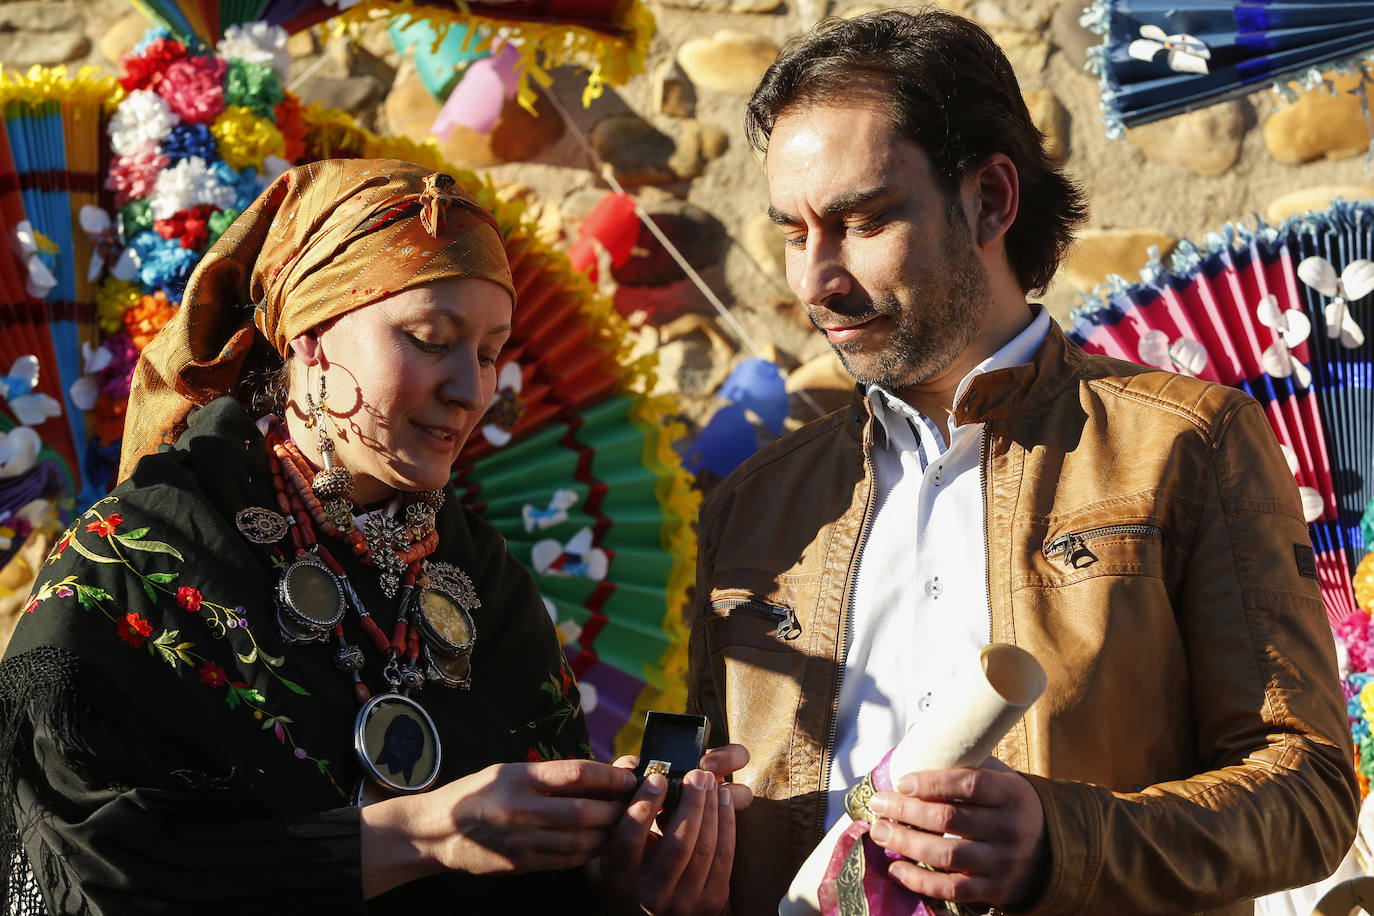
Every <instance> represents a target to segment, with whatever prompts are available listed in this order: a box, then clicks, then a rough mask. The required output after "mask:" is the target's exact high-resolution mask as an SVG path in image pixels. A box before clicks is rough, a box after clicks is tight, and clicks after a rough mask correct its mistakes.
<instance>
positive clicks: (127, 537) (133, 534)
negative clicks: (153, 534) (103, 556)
mask: <svg viewBox="0 0 1374 916" xmlns="http://www.w3.org/2000/svg"><path fill="white" fill-rule="evenodd" d="M149 530H150V529H148V528H135V529H134V530H133V531H125V532H124V533H122V534H119V535H116V536H117V537H118V538H119V539H120V540H121V541H137V540H138V539H140V538H142V537H146V536H147V534H148V531H149Z"/></svg>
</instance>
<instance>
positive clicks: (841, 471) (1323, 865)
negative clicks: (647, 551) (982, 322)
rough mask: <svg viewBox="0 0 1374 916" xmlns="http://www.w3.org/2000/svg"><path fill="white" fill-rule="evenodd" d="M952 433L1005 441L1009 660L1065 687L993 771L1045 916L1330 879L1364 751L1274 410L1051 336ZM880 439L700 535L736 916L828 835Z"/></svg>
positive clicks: (1034, 715) (756, 472) (807, 449)
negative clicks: (1034, 861) (734, 799)
mask: <svg viewBox="0 0 1374 916" xmlns="http://www.w3.org/2000/svg"><path fill="white" fill-rule="evenodd" d="M953 421H954V422H955V423H960V424H962V423H965V422H969V421H976V422H982V423H985V424H986V432H985V435H984V442H983V449H984V450H983V458H982V475H983V484H984V494H985V501H986V507H987V513H986V517H987V557H988V564H987V566H988V594H989V595H990V601H989V603H990V605H991V606H990V617H991V629H992V632H991V634H990V635H991V637H992V639H993V640H997V641H1005V642H1012V643H1016V644H1017V645H1020V646H1022V647H1024V648H1025V649H1028V650H1029V651H1030V652H1031V653H1032V654H1034V655H1035V656H1036V657H1037V658H1038V659H1039V660H1040V662H1041V663H1042V664H1043V665H1044V667H1045V670H1046V672H1047V673H1048V675H1049V689H1048V690H1047V691H1046V693H1045V696H1044V697H1043V698H1041V700H1040V701H1039V702H1038V703H1037V704H1036V705H1035V706H1034V708H1032V709H1031V711H1030V712H1029V714H1028V715H1027V716H1026V717H1025V718H1024V719H1023V720H1022V722H1021V723H1020V724H1019V725H1018V726H1017V727H1016V728H1015V729H1014V730H1013V732H1012V733H1011V734H1010V735H1009V736H1008V737H1007V738H1006V739H1005V740H1004V741H1003V742H1002V744H1001V745H1000V746H999V748H998V751H997V756H998V757H999V758H1000V759H1001V760H1002V761H1004V762H1005V763H1007V764H1009V765H1010V766H1012V767H1014V768H1015V769H1017V770H1019V771H1021V772H1023V773H1026V774H1028V776H1029V778H1030V779H1031V782H1032V783H1033V784H1034V786H1035V788H1036V790H1037V792H1038V793H1039V795H1040V799H1041V801H1042V802H1043V804H1044V808H1045V818H1046V829H1047V831H1048V837H1049V842H1050V847H1051V856H1052V865H1051V868H1050V873H1049V874H1048V875H1047V876H1046V880H1045V885H1044V889H1043V892H1042V893H1041V894H1040V896H1039V898H1038V900H1037V901H1035V902H1034V905H1033V907H1032V909H1033V911H1034V912H1036V913H1046V914H1050V913H1055V914H1057V913H1073V914H1078V913H1183V912H1197V911H1215V912H1223V913H1243V912H1249V911H1250V910H1251V905H1250V904H1249V903H1248V902H1242V903H1235V901H1238V900H1242V899H1244V898H1250V897H1254V896H1258V895H1260V894H1263V893H1267V892H1270V891H1273V890H1277V889H1280V888H1284V887H1290V886H1295V885H1299V884H1304V883H1308V882H1311V881H1314V880H1316V879H1318V878H1321V877H1323V876H1325V875H1326V874H1328V873H1329V872H1331V871H1332V870H1333V869H1334V868H1335V867H1336V865H1337V864H1338V863H1339V861H1340V859H1341V857H1342V856H1343V855H1344V854H1345V852H1346V850H1347V849H1348V848H1349V846H1350V843H1351V841H1352V839H1353V837H1354V829H1355V816H1356V809H1357V805H1358V790H1357V788H1356V783H1355V776H1354V773H1353V770H1352V766H1351V761H1352V750H1351V745H1350V733H1349V730H1348V726H1347V721H1346V716H1345V710H1344V703H1343V701H1342V696H1341V691H1340V686H1339V683H1338V679H1337V672H1336V663H1335V655H1334V651H1333V645H1332V637H1331V631H1330V629H1329V627H1328V625H1327V622H1326V617H1325V614H1324V613H1323V610H1322V604H1321V600H1320V597H1319V594H1318V587H1317V582H1316V579H1315V578H1311V577H1309V575H1312V576H1314V575H1315V573H1314V572H1313V571H1312V570H1311V567H1310V558H1311V554H1310V552H1309V551H1310V547H1309V546H1308V545H1309V539H1308V532H1307V528H1306V525H1305V524H1304V522H1303V518H1302V513H1301V510H1300V508H1299V502H1298V494H1297V488H1296V485H1295V483H1294V480H1293V476H1292V474H1291V473H1290V472H1289V470H1288V467H1287V465H1286V463H1285V461H1284V458H1283V455H1282V453H1281V452H1280V450H1279V448H1278V446H1277V444H1276V442H1275V440H1274V436H1273V434H1272V432H1271V431H1270V429H1269V426H1268V423H1267V421H1266V419H1265V416H1264V413H1263V411H1262V409H1261V408H1260V407H1259V406H1258V405H1257V404H1256V403H1255V402H1254V401H1253V400H1251V399H1250V398H1248V397H1246V396H1245V395H1243V394H1241V393H1240V392H1238V391H1236V390H1234V389H1231V388H1227V387H1223V386H1218V385H1209V384H1205V383H1201V382H1198V381H1195V380H1192V379H1187V378H1183V377H1181V376H1178V375H1174V374H1172V373H1166V372H1158V371H1150V370H1145V369H1142V368H1141V367H1139V366H1134V365H1132V364H1129V363H1123V362H1119V361H1116V360H1109V359H1105V358H1101V357H1096V356H1089V355H1087V354H1085V353H1083V351H1082V350H1080V349H1078V348H1077V347H1075V346H1074V345H1073V344H1072V343H1070V342H1069V341H1068V340H1067V339H1066V338H1065V337H1064V335H1063V333H1062V332H1061V331H1060V330H1059V329H1058V328H1057V327H1054V328H1052V329H1051V331H1050V334H1049V336H1048V337H1047V339H1046V341H1045V342H1044V344H1043V345H1042V346H1041V347H1040V349H1039V350H1038V352H1037V353H1036V355H1035V358H1034V360H1033V362H1032V363H1029V364H1026V365H1023V366H1015V367H1011V368H1007V369H1002V370H998V371H995V372H990V373H987V374H985V375H983V376H981V377H979V378H978V379H977V380H975V381H974V383H973V385H972V387H971V388H970V390H969V391H968V393H967V395H966V396H965V397H964V399H963V400H962V402H961V403H959V404H958V405H957V407H956V409H955V411H954V414H953ZM872 435H873V421H872V414H871V412H870V411H869V409H868V404H867V401H866V400H865V399H863V398H861V397H856V400H855V403H854V405H853V406H852V407H851V408H849V409H847V410H842V411H839V412H838V413H835V414H832V415H831V416H829V417H827V418H825V419H823V420H819V421H817V422H815V423H812V424H811V425H809V426H807V427H806V428H804V429H802V430H800V431H798V432H796V433H794V434H792V435H790V436H787V437H786V438H785V439H783V440H781V441H779V442H777V443H774V444H773V445H772V446H770V447H769V448H767V449H765V450H764V451H762V452H760V453H759V454H757V455H755V456H754V457H753V458H752V459H750V460H749V461H748V462H746V463H745V464H744V465H743V466H742V467H741V468H739V469H738V470H737V471H736V472H735V473H734V474H732V475H731V476H730V477H728V478H727V479H726V480H725V481H724V482H723V483H722V484H721V485H720V486H719V487H718V488H717V489H716V490H715V491H714V492H713V493H712V494H711V497H710V499H709V500H708V502H707V504H706V506H705V508H704V509H703V511H702V517H701V549H700V558H699V563H698V577H697V588H698V596H697V601H696V604H695V607H694V610H693V621H692V641H691V674H690V688H689V689H690V695H689V699H688V708H689V710H691V711H695V712H700V713H703V714H705V715H707V716H709V717H710V719H711V724H712V739H713V743H715V742H717V741H719V742H723V741H724V740H725V739H726V738H728V739H729V740H731V741H737V742H741V743H743V744H745V745H747V746H748V748H749V750H750V752H751V754H752V760H751V761H750V764H749V766H748V767H747V768H746V769H745V770H744V771H742V772H741V773H740V774H739V775H738V778H739V779H740V781H742V782H745V783H748V784H749V785H751V786H753V788H754V792H755V793H756V795H757V798H756V800H755V802H754V804H753V807H752V808H750V809H749V810H748V811H747V812H743V813H742V814H741V816H740V819H739V834H738V851H737V853H736V859H735V871H734V878H733V881H732V884H733V887H732V905H733V909H734V911H735V912H736V913H744V914H755V913H759V914H763V913H773V912H776V907H777V901H778V900H779V898H780V897H781V896H782V895H783V893H784V891H785V889H786V888H787V885H788V883H789V882H790V880H791V877H792V875H793V874H794V873H795V871H796V869H797V868H798V867H800V865H801V863H802V861H803V860H804V859H805V857H806V856H807V854H808V853H809V852H810V850H811V849H812V848H813V846H814V845H815V844H816V842H818V841H819V840H820V838H821V835H822V824H823V819H824V811H825V808H824V806H825V791H826V788H827V787H826V774H827V772H828V769H829V754H830V752H831V748H832V745H833V742H834V735H835V721H834V719H835V705H836V700H837V697H838V694H839V682H840V678H841V677H842V676H844V673H843V670H842V669H843V660H844V657H845V651H846V647H845V628H846V625H847V623H846V621H847V620H848V604H849V601H850V600H851V592H852V589H853V580H854V571H855V569H856V566H857V558H858V556H859V552H860V551H861V550H862V548H863V540H864V536H865V531H866V527H867V525H868V523H869V520H870V516H871V514H872V511H873V510H872V506H871V504H870V503H871V497H870V492H871V487H870V478H871V473H872V472H871V466H870V465H869V460H868V451H869V448H870V446H871V442H872V439H871V437H872ZM981 546H982V545H978V544H969V545H968V548H969V549H970V550H977V549H981ZM1066 547H1067V549H1066ZM913 575H914V572H913ZM850 676H853V672H850Z"/></svg>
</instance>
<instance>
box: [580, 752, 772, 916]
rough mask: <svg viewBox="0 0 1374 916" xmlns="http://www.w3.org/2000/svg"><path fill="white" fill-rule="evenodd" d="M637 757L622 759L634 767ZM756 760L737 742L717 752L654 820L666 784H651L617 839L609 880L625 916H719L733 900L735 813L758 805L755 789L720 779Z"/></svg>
mask: <svg viewBox="0 0 1374 916" xmlns="http://www.w3.org/2000/svg"><path fill="white" fill-rule="evenodd" d="M638 762H639V761H638V758H635V757H621V758H620V759H619V760H617V761H616V762H615V764H614V765H615V766H617V767H626V768H633V767H634V766H635V765H636V764H637V763H638ZM748 762H749V752H748V751H746V750H745V749H744V748H743V747H742V746H740V745H737V744H731V745H726V746H725V747H719V748H714V749H713V750H710V751H708V752H707V753H706V755H705V756H704V757H702V759H701V769H699V770H693V771H692V772H690V773H688V774H687V775H686V778H685V779H684V780H683V785H682V796H681V800H680V801H679V803H678V806H677V809H676V810H674V811H673V813H672V815H671V817H665V818H663V819H661V821H660V823H659V824H655V823H654V818H655V816H656V815H657V814H658V813H659V810H660V809H661V807H662V805H663V800H664V798H665V797H666V796H667V780H666V779H664V778H663V777H662V776H658V775H654V776H650V777H648V778H647V779H646V780H644V785H642V786H640V788H639V791H638V792H636V793H635V796H634V799H633V800H632V801H631V802H630V806H629V808H628V809H626V811H625V816H624V817H623V818H622V819H621V821H620V823H619V825H617V827H616V828H615V830H614V831H613V832H612V834H611V840H610V843H609V844H608V846H607V855H606V858H605V860H604V861H603V863H602V866H603V875H604V878H605V882H606V885H607V888H608V890H609V891H610V893H611V896H612V897H613V898H614V900H615V902H616V905H617V909H618V910H619V911H620V912H625V913H654V914H675V916H676V914H681V916H715V914H717V913H719V912H720V911H721V910H722V909H724V907H725V903H726V901H727V900H728V899H729V895H730V871H731V867H732V866H733V864H734V858H735V811H736V809H737V808H746V807H748V806H749V803H750V802H751V801H752V800H753V793H751V792H750V791H749V787H748V786H742V785H728V786H727V785H725V784H724V783H723V782H722V781H721V779H722V778H723V777H724V776H726V775H728V774H730V773H733V772H734V771H735V770H738V769H739V768H740V767H742V766H744V765H745V764H746V763H748Z"/></svg>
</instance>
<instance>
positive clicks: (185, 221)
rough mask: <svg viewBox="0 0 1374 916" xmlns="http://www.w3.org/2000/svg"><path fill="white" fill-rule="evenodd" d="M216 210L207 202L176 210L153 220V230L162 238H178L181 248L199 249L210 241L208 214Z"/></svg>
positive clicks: (216, 210)
mask: <svg viewBox="0 0 1374 916" xmlns="http://www.w3.org/2000/svg"><path fill="white" fill-rule="evenodd" d="M218 210H219V208H218V207H211V206H209V205H208V204H201V205H200V206H197V207H191V208H190V209H189V210H178V211H177V212H176V213H173V214H172V215H171V217H169V218H168V219H156V220H153V230H154V231H155V232H156V233H157V234H158V235H160V236H162V237H163V238H164V239H180V240H181V247H182V248H187V249H190V250H191V251H199V250H200V249H202V248H204V247H205V246H206V244H207V243H208V242H209V241H210V214H212V213H216V212H218Z"/></svg>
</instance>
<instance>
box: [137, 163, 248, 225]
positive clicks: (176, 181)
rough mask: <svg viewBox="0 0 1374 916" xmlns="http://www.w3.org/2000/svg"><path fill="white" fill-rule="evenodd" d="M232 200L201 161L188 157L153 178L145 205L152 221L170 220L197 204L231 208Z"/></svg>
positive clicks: (233, 195) (231, 192) (230, 192)
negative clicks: (153, 183)
mask: <svg viewBox="0 0 1374 916" xmlns="http://www.w3.org/2000/svg"><path fill="white" fill-rule="evenodd" d="M236 198H237V194H236V193H235V192H234V189H233V188H231V187H230V186H229V185H227V184H225V183H224V182H222V181H220V180H219V179H218V178H216V177H215V175H214V173H213V172H211V171H210V169H209V167H208V166H207V165H206V164H205V160H204V159H202V158H200V157H199V156H191V157H190V158H189V159H183V160H181V161H180V162H178V163H177V164H176V165H174V166H172V167H171V168H170V169H166V170H165V171H163V173H162V174H160V175H158V176H157V184H155V185H154V186H153V194H152V196H151V197H149V198H148V205H149V207H150V208H151V209H152V212H153V218H154V219H170V218H171V217H172V216H173V215H175V214H176V213H177V212H178V211H179V210H186V209H188V208H190V207H194V206H196V205H197V204H209V205H211V206H213V207H220V208H228V207H232V206H233V205H234V201H235V199H236Z"/></svg>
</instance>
